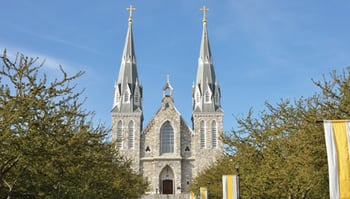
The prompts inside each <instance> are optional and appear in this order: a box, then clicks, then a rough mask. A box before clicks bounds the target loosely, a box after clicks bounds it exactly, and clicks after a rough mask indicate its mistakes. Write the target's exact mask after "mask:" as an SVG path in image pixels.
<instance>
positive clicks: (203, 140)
mask: <svg viewBox="0 0 350 199" xmlns="http://www.w3.org/2000/svg"><path fill="white" fill-rule="evenodd" d="M199 133H200V141H201V148H205V123H204V121H203V120H202V121H201V123H200V132H199Z"/></svg>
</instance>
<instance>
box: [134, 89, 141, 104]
mask: <svg viewBox="0 0 350 199" xmlns="http://www.w3.org/2000/svg"><path fill="white" fill-rule="evenodd" d="M134 102H135V104H139V103H140V94H139V92H137V91H136V92H135V96H134Z"/></svg>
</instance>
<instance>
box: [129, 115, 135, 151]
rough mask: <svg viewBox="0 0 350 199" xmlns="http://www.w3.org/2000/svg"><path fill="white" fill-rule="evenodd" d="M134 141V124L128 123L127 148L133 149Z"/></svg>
mask: <svg viewBox="0 0 350 199" xmlns="http://www.w3.org/2000/svg"><path fill="white" fill-rule="evenodd" d="M134 139H135V131H134V122H133V121H130V122H129V125H128V148H129V149H132V148H134Z"/></svg>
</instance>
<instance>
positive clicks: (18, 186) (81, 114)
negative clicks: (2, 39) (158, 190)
mask: <svg viewBox="0 0 350 199" xmlns="http://www.w3.org/2000/svg"><path fill="white" fill-rule="evenodd" d="M1 58H2V62H3V65H2V67H1V68H0V82H1V84H0V198H10V197H13V198H138V197H139V196H140V195H141V194H142V193H144V191H145V189H146V188H147V186H148V184H147V183H146V182H145V181H144V179H143V178H142V176H141V175H139V174H136V173H134V172H133V171H132V170H131V169H130V162H129V161H127V160H124V158H123V157H122V156H120V155H119V154H118V151H117V150H116V149H115V147H114V144H113V143H109V142H106V139H107V136H108V133H109V129H107V128H105V127H104V126H103V125H98V126H97V127H96V126H93V125H92V122H91V118H92V116H93V113H92V112H89V111H87V110H84V109H83V108H82V105H83V102H82V101H81V100H80V98H81V95H82V92H75V86H74V85H72V83H73V81H75V80H76V79H77V78H79V77H80V76H81V75H82V74H83V73H82V72H78V73H77V74H75V75H73V76H69V75H67V73H66V72H65V71H64V70H63V68H62V67H60V69H61V70H60V71H61V76H62V77H61V78H57V79H55V80H53V81H49V80H48V78H47V77H46V75H45V74H43V73H42V71H41V69H42V67H43V65H42V64H41V65H38V64H37V59H33V58H28V57H25V56H23V55H21V56H17V57H16V58H15V59H14V61H11V60H10V59H9V58H8V57H7V55H6V51H4V53H3V55H2V56H1ZM131 184H132V186H130V185H131Z"/></svg>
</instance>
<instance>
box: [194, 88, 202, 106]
mask: <svg viewBox="0 0 350 199" xmlns="http://www.w3.org/2000/svg"><path fill="white" fill-rule="evenodd" d="M195 98H196V103H197V104H198V103H199V102H200V99H201V97H200V94H199V92H198V91H197V92H196V97H195Z"/></svg>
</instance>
